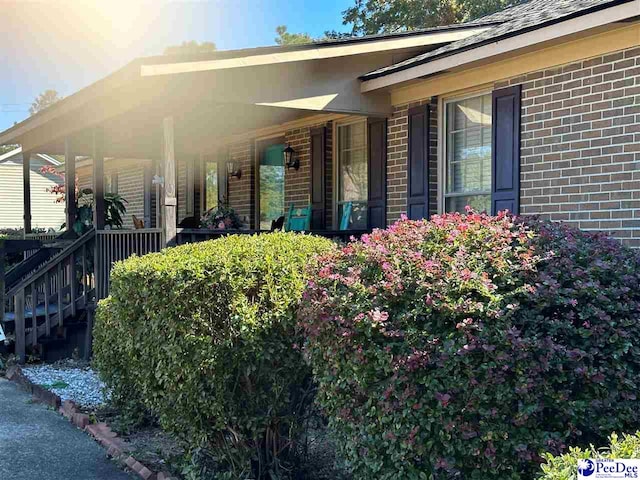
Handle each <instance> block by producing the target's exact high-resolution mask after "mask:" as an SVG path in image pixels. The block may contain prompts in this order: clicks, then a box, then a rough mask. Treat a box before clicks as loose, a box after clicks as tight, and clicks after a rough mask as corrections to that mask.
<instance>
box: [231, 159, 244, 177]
mask: <svg viewBox="0 0 640 480" xmlns="http://www.w3.org/2000/svg"><path fill="white" fill-rule="evenodd" d="M227 175H228V176H229V177H236V178H240V177H241V176H242V170H240V167H239V166H238V165H237V164H236V163H235V162H227Z"/></svg>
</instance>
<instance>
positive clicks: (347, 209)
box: [340, 202, 353, 230]
mask: <svg viewBox="0 0 640 480" xmlns="http://www.w3.org/2000/svg"><path fill="white" fill-rule="evenodd" d="M352 210H353V203H351V202H345V203H343V204H342V218H341V219H340V230H349V223H350V222H351V211H352Z"/></svg>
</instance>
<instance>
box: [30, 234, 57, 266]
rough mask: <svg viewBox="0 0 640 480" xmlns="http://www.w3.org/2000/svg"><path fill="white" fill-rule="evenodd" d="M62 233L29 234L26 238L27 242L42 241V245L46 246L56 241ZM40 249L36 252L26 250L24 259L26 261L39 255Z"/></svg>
mask: <svg viewBox="0 0 640 480" xmlns="http://www.w3.org/2000/svg"><path fill="white" fill-rule="evenodd" d="M61 233H62V232H53V233H28V234H26V235H25V236H24V238H25V239H27V240H40V241H41V242H42V244H43V245H44V244H46V243H48V242H52V241H54V240H55V239H56V238H58V236H59V235H60V234H61ZM38 251H39V250H38V249H36V250H26V251H25V252H24V259H25V260H26V259H27V258H29V257H30V256H32V255H34V254H36V253H38Z"/></svg>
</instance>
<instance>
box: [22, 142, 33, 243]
mask: <svg viewBox="0 0 640 480" xmlns="http://www.w3.org/2000/svg"><path fill="white" fill-rule="evenodd" d="M22 205H23V207H24V235H25V236H26V235H28V234H29V233H31V152H25V151H23V152H22Z"/></svg>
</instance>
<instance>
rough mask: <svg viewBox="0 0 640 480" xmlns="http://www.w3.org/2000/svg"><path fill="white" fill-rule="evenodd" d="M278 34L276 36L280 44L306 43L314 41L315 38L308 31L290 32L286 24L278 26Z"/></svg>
mask: <svg viewBox="0 0 640 480" xmlns="http://www.w3.org/2000/svg"><path fill="white" fill-rule="evenodd" d="M276 33H277V34H278V36H277V37H276V38H275V40H276V43H277V44H278V45H304V44H305V43H312V42H314V39H313V37H312V36H311V35H309V34H308V33H289V32H287V26H286V25H280V26H278V27H276Z"/></svg>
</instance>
